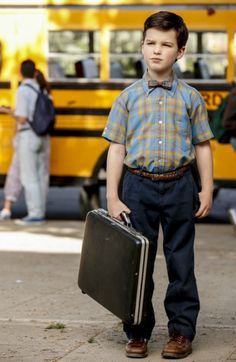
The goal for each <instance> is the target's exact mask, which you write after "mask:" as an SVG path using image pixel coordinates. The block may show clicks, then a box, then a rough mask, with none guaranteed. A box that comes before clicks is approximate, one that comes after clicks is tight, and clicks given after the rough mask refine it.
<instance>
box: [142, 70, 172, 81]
mask: <svg viewBox="0 0 236 362" xmlns="http://www.w3.org/2000/svg"><path fill="white" fill-rule="evenodd" d="M147 80H158V81H159V82H162V81H165V80H168V81H172V80H173V72H172V70H170V71H168V72H165V73H157V72H152V71H150V70H147Z"/></svg>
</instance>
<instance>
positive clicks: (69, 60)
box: [48, 30, 100, 79]
mask: <svg viewBox="0 0 236 362" xmlns="http://www.w3.org/2000/svg"><path fill="white" fill-rule="evenodd" d="M99 35H100V34H99V32H98V31H79V30H60V31H49V36H48V39H49V44H48V45H49V51H48V74H49V78H51V79H55V78H56V79H58V78H77V77H83V78H99V71H98V67H99V62H100V49H99V44H100V41H99Z"/></svg>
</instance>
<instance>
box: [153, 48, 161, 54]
mask: <svg viewBox="0 0 236 362" xmlns="http://www.w3.org/2000/svg"><path fill="white" fill-rule="evenodd" d="M160 52H161V50H160V47H155V48H154V49H153V53H154V54H160Z"/></svg>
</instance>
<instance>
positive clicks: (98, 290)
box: [78, 209, 149, 325]
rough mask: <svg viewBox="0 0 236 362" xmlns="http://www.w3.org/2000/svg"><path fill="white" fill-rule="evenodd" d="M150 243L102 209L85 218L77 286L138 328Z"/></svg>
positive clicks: (142, 308)
mask: <svg viewBox="0 0 236 362" xmlns="http://www.w3.org/2000/svg"><path fill="white" fill-rule="evenodd" d="M148 250H149V241H148V239H147V238H145V237H144V236H143V235H141V234H140V233H138V232H136V231H135V230H134V229H133V228H132V227H130V226H127V225H124V224H123V223H121V222H119V221H118V220H116V219H112V218H110V217H109V216H108V213H107V212H106V211H105V210H103V209H98V210H93V211H90V212H89V213H88V214H87V217H86V222H85V232H84V239H83V245H82V251H81V258H80V268H79V278H78V285H79V287H80V289H81V290H82V292H83V293H86V294H88V295H89V296H90V297H92V298H93V299H94V300H96V301H97V302H98V303H100V304H101V305H102V306H103V307H105V308H106V309H108V310H109V311H110V312H112V313H113V314H115V315H116V316H117V317H118V318H120V319H121V320H122V321H123V322H126V323H129V324H135V325H136V324H139V323H141V321H142V318H143V317H144V314H145V311H144V306H145V303H144V294H145V293H146V290H145V288H146V287H145V284H146V283H145V281H146V275H147V260H148Z"/></svg>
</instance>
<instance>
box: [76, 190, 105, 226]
mask: <svg viewBox="0 0 236 362" xmlns="http://www.w3.org/2000/svg"><path fill="white" fill-rule="evenodd" d="M99 207H100V198H99V185H89V186H82V187H81V188H80V194H79V210H80V218H81V219H82V220H85V218H86V215H87V213H88V212H89V211H90V210H93V209H98V208H99Z"/></svg>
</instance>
